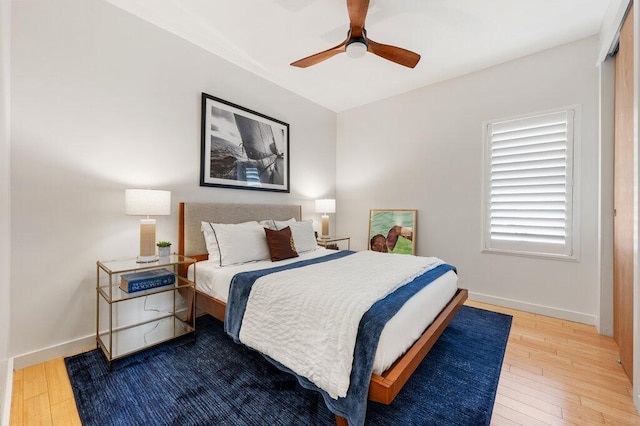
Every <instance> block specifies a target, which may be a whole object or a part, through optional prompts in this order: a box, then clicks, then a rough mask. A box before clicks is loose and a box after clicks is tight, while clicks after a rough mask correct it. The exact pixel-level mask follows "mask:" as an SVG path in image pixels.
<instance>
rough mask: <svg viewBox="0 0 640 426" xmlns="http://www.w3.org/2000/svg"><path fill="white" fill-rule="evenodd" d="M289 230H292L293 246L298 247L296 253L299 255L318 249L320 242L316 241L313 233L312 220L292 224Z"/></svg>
mask: <svg viewBox="0 0 640 426" xmlns="http://www.w3.org/2000/svg"><path fill="white" fill-rule="evenodd" d="M289 228H290V229H291V236H292V237H293V244H294V245H295V246H296V251H297V252H298V253H303V252H305V251H311V250H315V249H317V248H318V241H316V235H315V233H314V232H313V221H312V220H303V221H301V222H295V223H290V224H289Z"/></svg>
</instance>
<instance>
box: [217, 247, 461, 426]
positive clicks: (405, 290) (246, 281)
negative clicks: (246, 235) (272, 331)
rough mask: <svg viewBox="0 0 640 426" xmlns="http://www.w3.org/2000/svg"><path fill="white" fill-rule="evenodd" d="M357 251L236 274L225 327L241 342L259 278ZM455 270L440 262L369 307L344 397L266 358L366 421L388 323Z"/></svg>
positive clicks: (355, 422)
mask: <svg viewBox="0 0 640 426" xmlns="http://www.w3.org/2000/svg"><path fill="white" fill-rule="evenodd" d="M353 253H354V252H351V251H347V250H345V251H339V252H337V253H334V254H330V255H328V256H323V257H320V258H315V259H310V260H305V261H301V262H296V263H292V264H289V265H283V266H279V267H275V268H269V269H263V270H258V271H250V272H242V273H239V274H237V275H235V276H234V277H233V279H232V281H231V286H230V288H229V298H228V302H227V308H226V312H225V325H224V327H225V331H226V332H227V334H229V335H230V336H231V337H232V338H233V340H234V341H235V342H236V343H241V342H240V337H239V336H240V327H241V325H242V318H243V316H244V312H245V309H246V307H247V301H248V298H249V294H250V293H251V287H252V286H253V284H254V283H255V282H256V280H257V279H258V278H260V277H262V276H264V275H268V274H272V273H275V272H279V271H283V270H286V269H293V268H300V267H304V266H306V265H311V264H314V263H319V262H327V261H331V260H333V259H339V258H342V257H345V256H348V255H350V254H353ZM451 270H453V271H454V272H455V268H454V267H453V266H451V265H447V264H443V265H439V266H437V267H435V268H433V269H431V270H429V271H427V272H425V273H424V274H422V275H420V276H418V277H417V278H415V279H414V280H413V281H411V282H409V283H408V284H406V285H404V286H402V287H400V288H398V289H396V290H395V291H394V292H392V293H391V294H389V295H387V296H386V297H385V298H384V299H381V300H379V301H378V302H376V303H375V304H374V305H373V306H372V307H371V309H369V311H367V312H366V313H365V315H364V316H363V317H362V320H361V321H360V325H359V327H358V336H357V338H356V344H355V349H354V359H353V367H352V370H351V377H350V384H349V390H348V391H347V395H346V396H345V397H344V398H338V399H333V398H331V397H330V396H329V395H328V394H327V393H326V392H325V391H323V390H322V389H320V388H318V387H317V386H316V385H315V384H313V383H312V382H311V381H309V380H308V379H306V378H305V377H302V376H299V375H297V374H295V373H294V372H293V371H291V370H290V369H288V368H287V367H286V366H284V365H282V364H280V363H279V362H277V361H275V360H273V359H271V358H270V357H268V356H266V355H265V358H267V359H268V360H269V361H270V362H272V363H273V364H274V365H276V366H277V367H278V368H280V369H281V370H283V371H287V372H289V373H291V374H294V375H295V376H296V377H297V378H298V381H299V382H300V384H301V385H302V386H304V387H305V388H307V389H312V390H315V391H317V392H320V394H321V395H322V397H323V398H324V401H325V403H326V405H327V407H328V408H329V409H330V410H331V411H332V412H333V413H335V414H337V415H339V416H342V417H344V418H346V419H347V420H348V422H349V424H350V425H352V426H361V425H364V420H365V416H366V411H367V396H368V393H369V383H370V380H371V373H372V371H373V361H374V358H375V353H376V350H377V347H378V341H379V339H380V334H381V333H382V329H383V328H384V326H385V324H386V323H387V322H388V321H389V320H390V319H391V318H392V317H393V316H394V315H395V314H396V313H397V312H398V311H399V310H400V308H402V306H403V305H404V304H405V302H406V301H407V300H409V299H410V298H411V297H412V296H413V295H415V294H416V293H418V292H419V291H420V290H422V289H423V288H424V287H426V286H427V285H429V284H430V283H431V282H433V281H434V280H435V279H436V278H438V277H440V276H442V275H444V274H445V273H446V272H448V271H451Z"/></svg>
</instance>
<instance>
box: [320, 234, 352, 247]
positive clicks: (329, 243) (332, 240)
mask: <svg viewBox="0 0 640 426" xmlns="http://www.w3.org/2000/svg"><path fill="white" fill-rule="evenodd" d="M339 241H346V242H347V250H351V237H334V236H328V237H318V245H319V246H322V247H324V248H328V249H335V250H339V247H338V242H339Z"/></svg>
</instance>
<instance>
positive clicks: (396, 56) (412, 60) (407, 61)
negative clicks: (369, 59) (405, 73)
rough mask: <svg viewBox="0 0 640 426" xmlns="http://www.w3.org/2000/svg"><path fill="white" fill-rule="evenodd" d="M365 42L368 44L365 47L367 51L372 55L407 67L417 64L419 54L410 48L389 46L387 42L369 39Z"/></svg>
mask: <svg viewBox="0 0 640 426" xmlns="http://www.w3.org/2000/svg"><path fill="white" fill-rule="evenodd" d="M367 42H368V44H369V46H368V48H367V50H368V51H369V52H371V53H373V54H374V55H378V56H380V57H381V58H384V59H387V60H389V61H392V62H395V63H396V64H400V65H404V66H405V67H408V68H414V67H415V66H416V65H417V64H418V61H420V55H418V54H417V53H414V52H412V51H410V50H407V49H403V48H401V47H396V46H390V45H388V44H381V43H376V42H375V41H373V40H371V39H368V40H367Z"/></svg>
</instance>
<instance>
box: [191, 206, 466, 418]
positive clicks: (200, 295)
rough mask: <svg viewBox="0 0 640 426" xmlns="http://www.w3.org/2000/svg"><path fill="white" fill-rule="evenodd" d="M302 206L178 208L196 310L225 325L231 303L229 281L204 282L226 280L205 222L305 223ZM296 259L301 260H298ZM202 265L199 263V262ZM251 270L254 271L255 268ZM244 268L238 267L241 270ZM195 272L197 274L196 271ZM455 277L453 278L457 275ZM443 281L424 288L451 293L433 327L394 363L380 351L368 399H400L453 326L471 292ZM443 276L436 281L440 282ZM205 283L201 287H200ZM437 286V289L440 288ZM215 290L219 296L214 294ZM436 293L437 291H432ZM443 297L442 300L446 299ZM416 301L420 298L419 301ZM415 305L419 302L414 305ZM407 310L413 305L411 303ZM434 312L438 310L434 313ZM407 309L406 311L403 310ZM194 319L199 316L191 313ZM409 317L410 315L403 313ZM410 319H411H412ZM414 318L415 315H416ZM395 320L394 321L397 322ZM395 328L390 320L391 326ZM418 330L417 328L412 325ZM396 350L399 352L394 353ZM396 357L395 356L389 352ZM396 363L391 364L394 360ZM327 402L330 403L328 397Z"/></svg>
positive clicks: (391, 342) (231, 272)
mask: <svg viewBox="0 0 640 426" xmlns="http://www.w3.org/2000/svg"><path fill="white" fill-rule="evenodd" d="M301 213H302V212H301V207H300V206H296V205H271V204H221V203H180V205H179V241H178V253H179V254H182V255H185V256H188V257H191V258H195V259H196V260H198V261H199V263H197V264H196V268H195V269H196V271H198V275H197V276H198V280H197V281H198V289H197V292H196V296H195V297H196V308H197V309H198V310H199V311H204V312H206V313H209V314H211V315H212V316H214V317H215V318H217V319H219V320H221V321H224V320H225V313H226V310H227V299H226V298H225V292H227V291H228V281H229V280H230V278H228V279H226V280H225V279H222V282H226V283H227V284H226V285H227V287H224V286H225V284H223V285H222V290H220V289H218V290H215V288H214V287H215V286H212V287H210V284H209V283H210V280H205V279H204V277H206V276H207V275H209V276H217V275H220V276H221V275H223V274H221V269H216V268H213V270H212V269H211V267H210V265H208V262H203V261H206V260H207V259H208V257H209V255H208V251H207V245H206V242H205V239H204V236H203V232H202V230H201V223H202V222H216V223H228V224H232V223H233V224H238V223H243V222H248V221H262V220H265V219H272V220H277V221H287V220H289V219H291V218H293V219H296V220H298V221H299V220H301V216H302V214H301ZM323 251H324V252H330V251H327V250H324V249H319V250H318V251H317V252H315V251H314V252H313V253H311V254H306V255H303V254H301V257H300V260H304V259H306V258H307V257H315V256H316V255H317V256H320V255H324V254H326V253H323ZM296 260H297V259H296ZM200 262H201V263H200ZM253 266H254V265H252V266H251V267H253ZM243 268H245V267H244V266H243V267H240V270H242V269H243ZM222 270H224V272H225V273H226V274H228V275H229V276H233V275H234V274H235V272H236V271H234V270H233V268H222ZM181 273H182V274H184V275H185V276H186V275H188V274H189V271H187V270H184V271H181ZM192 273H193V272H192ZM454 275H455V274H454ZM444 277H445V278H446V277H448V278H447V279H446V280H445V281H448V283H447V284H446V285H445V284H442V285H441V284H440V281H434V282H433V284H431V285H429V286H428V287H426V288H425V290H426V289H428V288H430V287H432V288H434V289H436V288H438V285H441V287H442V288H448V290H442V291H441V294H440V296H439V297H440V298H441V299H442V298H443V297H445V298H446V299H443V300H442V302H441V303H440V305H439V306H437V307H436V308H435V309H436V310H435V311H434V312H433V314H432V317H433V318H434V319H433V321H432V322H431V320H429V322H430V325H428V327H427V328H426V330H424V331H422V329H423V326H420V331H419V332H418V334H417V335H418V336H419V337H418V338H417V340H415V342H414V343H413V344H408V345H406V343H400V345H406V346H408V347H409V348H408V350H406V351H405V350H404V349H405V348H404V347H403V348H401V349H400V350H399V351H400V353H401V355H400V356H399V358H397V359H396V356H397V355H394V354H391V355H389V354H388V353H387V352H388V351H387V352H385V351H382V352H383V353H385V354H386V355H385V356H382V357H381V358H382V361H380V362H378V361H379V360H378V358H379V357H378V354H379V353H380V350H379V351H378V352H376V363H375V366H374V373H373V374H372V375H371V379H370V383H369V386H368V399H369V400H372V401H376V402H380V403H383V404H391V402H392V401H393V399H394V398H395V396H396V395H397V394H398V392H399V391H400V389H401V388H402V386H403V385H404V384H405V383H406V381H407V380H408V379H409V377H410V376H411V374H412V373H413V371H414V370H415V369H416V368H417V366H418V365H419V364H420V362H421V361H422V359H423V358H424V357H425V355H426V354H427V352H428V351H429V350H430V349H431V347H432V346H433V344H434V343H435V341H436V340H437V339H438V337H439V336H440V335H441V334H442V332H443V331H444V329H445V328H446V326H447V325H448V324H449V322H450V321H451V319H452V318H453V316H454V315H455V314H456V313H457V311H458V310H459V308H460V307H461V306H462V304H463V303H464V301H465V300H466V298H467V291H466V290H464V289H458V288H457V285H456V284H457V283H454V286H455V288H453V290H451V283H450V281H451V273H447V274H445V275H444ZM442 278H443V277H440V278H438V280H441V279H442ZM200 281H202V284H201V282H200ZM436 282H438V283H439V284H438V285H436ZM216 291H217V293H216ZM433 291H434V292H436V291H438V290H433ZM443 295H444V296H443ZM417 297H418V294H416V296H415V298H417ZM413 304H414V305H416V303H415V302H414V303H413ZM407 305H409V303H407ZM432 309H434V308H432ZM403 310H404V308H403ZM400 313H401V312H398V315H397V316H400ZM192 314H195V313H192ZM405 315H406V314H405ZM408 315H412V314H408ZM413 315H415V314H413ZM393 319H394V320H396V318H395V317H394V318H393ZM404 321H405V322H404V323H398V324H401V325H399V326H398V325H397V326H396V327H399V328H397V329H400V330H404V328H403V327H406V325H407V324H408V323H411V320H409V322H407V320H406V319H405V320H404ZM389 323H391V321H389ZM414 327H415V325H414ZM399 334H404V333H397V331H396V332H395V333H394V332H393V331H391V332H389V333H387V335H399ZM384 336H385V333H384V331H383V333H382V336H381V337H380V346H381V347H382V346H383V344H382V342H383V341H385V337H384ZM386 341H388V343H387V346H389V345H390V346H393V345H394V344H396V345H397V344H398V342H395V341H394V339H386ZM396 351H397V349H396ZM391 352H393V351H391ZM391 358H392V359H391ZM325 399H326V398H325ZM336 421H337V423H338V424H345V425H346V424H347V421H346V419H345V418H343V417H341V416H339V415H336Z"/></svg>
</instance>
